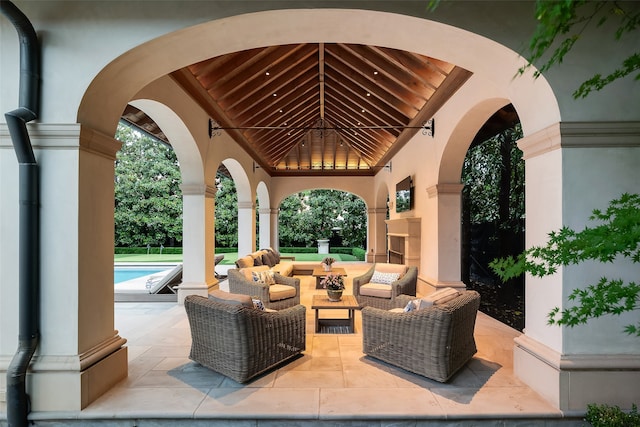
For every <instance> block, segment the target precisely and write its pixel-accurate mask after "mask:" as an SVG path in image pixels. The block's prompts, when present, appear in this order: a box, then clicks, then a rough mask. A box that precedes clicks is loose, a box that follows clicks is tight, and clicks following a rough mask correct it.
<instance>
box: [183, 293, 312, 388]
mask: <svg viewBox="0 0 640 427" xmlns="http://www.w3.org/2000/svg"><path fill="white" fill-rule="evenodd" d="M184 306H185V310H186V311H187V317H188V319H189V325H190V327H191V352H190V354H189V358H190V359H192V360H193V361H195V362H198V363H200V364H201V365H203V366H206V367H207V368H209V369H212V370H214V371H216V372H219V373H221V374H222V375H225V376H227V377H229V378H231V379H233V380H235V381H237V382H239V383H244V382H247V381H249V380H250V379H251V378H253V377H255V376H257V375H259V374H261V373H263V372H265V371H267V370H269V369H271V368H273V367H275V366H277V365H279V364H281V363H283V362H285V361H287V360H289V359H291V358H292V357H294V356H296V355H298V354H300V353H301V352H302V351H303V350H304V348H305V311H306V309H305V307H304V306H303V305H297V306H295V307H291V308H288V309H285V310H281V311H275V312H268V311H262V310H259V309H256V308H252V307H251V308H250V307H246V306H242V305H234V304H227V303H221V302H217V301H214V300H212V299H208V298H204V297H201V296H197V295H189V296H187V297H186V298H185V300H184Z"/></svg>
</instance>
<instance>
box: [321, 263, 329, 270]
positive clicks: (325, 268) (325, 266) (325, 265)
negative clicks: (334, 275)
mask: <svg viewBox="0 0 640 427" xmlns="http://www.w3.org/2000/svg"><path fill="white" fill-rule="evenodd" d="M322 268H324V271H331V264H322Z"/></svg>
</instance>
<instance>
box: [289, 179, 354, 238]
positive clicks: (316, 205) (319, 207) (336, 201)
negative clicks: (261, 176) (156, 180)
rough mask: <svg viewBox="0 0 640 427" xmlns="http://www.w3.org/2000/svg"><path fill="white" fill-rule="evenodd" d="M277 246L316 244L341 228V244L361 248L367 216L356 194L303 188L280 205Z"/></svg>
mask: <svg viewBox="0 0 640 427" xmlns="http://www.w3.org/2000/svg"><path fill="white" fill-rule="evenodd" d="M279 222H280V225H279V229H280V236H279V238H280V245H281V246H307V247H311V246H314V245H316V240H317V239H329V238H330V237H331V235H332V230H333V229H334V228H336V227H337V228H340V229H341V230H342V239H343V244H344V245H348V246H357V247H364V244H365V241H366V235H367V218H366V209H365V205H364V202H363V201H362V199H360V198H359V197H358V196H356V195H354V194H351V193H346V192H343V191H338V190H323V189H316V190H306V191H302V192H299V193H295V194H292V195H290V196H289V197H287V198H285V199H284V200H283V201H282V203H281V205H280V218H279Z"/></svg>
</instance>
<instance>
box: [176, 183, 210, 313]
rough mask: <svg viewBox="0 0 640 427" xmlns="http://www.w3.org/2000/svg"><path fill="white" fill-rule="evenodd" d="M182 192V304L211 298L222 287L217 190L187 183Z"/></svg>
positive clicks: (179, 292) (180, 296) (179, 287)
mask: <svg viewBox="0 0 640 427" xmlns="http://www.w3.org/2000/svg"><path fill="white" fill-rule="evenodd" d="M180 188H181V189H182V200H183V208H182V212H183V213H182V218H183V219H182V237H183V241H182V252H183V256H182V262H183V266H184V270H183V273H182V283H181V284H180V286H178V302H179V303H180V304H182V303H183V302H184V298H185V297H186V296H187V295H201V296H207V295H208V293H209V288H211V287H213V286H215V285H217V284H218V280H217V279H216V278H215V272H214V264H215V261H214V256H215V239H214V233H215V194H216V187H211V186H208V185H200V184H195V185H194V184H191V185H190V184H183V185H182V186H181V187H180Z"/></svg>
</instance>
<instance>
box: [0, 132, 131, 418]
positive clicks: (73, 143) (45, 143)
mask: <svg viewBox="0 0 640 427" xmlns="http://www.w3.org/2000/svg"><path fill="white" fill-rule="evenodd" d="M29 132H30V137H31V140H32V143H33V146H34V149H35V154H36V158H37V161H38V165H39V171H40V229H41V236H40V243H41V251H40V257H41V284H40V301H41V303H40V337H41V338H40V343H39V346H38V349H37V352H36V355H35V356H34V358H33V359H32V362H31V366H30V367H29V373H28V378H27V393H28V394H29V396H30V399H31V409H32V410H33V411H43V412H45V411H65V410H67V411H77V410H80V409H82V408H84V407H86V406H87V405H88V404H89V403H91V402H92V401H93V400H95V399H96V398H98V397H99V396H100V395H101V394H102V393H104V392H105V391H106V390H108V389H109V388H111V387H112V386H113V385H114V384H115V383H117V382H118V381H120V380H121V379H123V378H125V377H126V375H127V349H126V347H123V345H124V344H125V343H126V340H125V339H123V338H121V337H120V336H119V335H118V331H116V330H114V311H113V298H114V286H113V242H114V222H113V211H114V184H113V177H114V171H115V170H114V160H115V153H116V152H117V150H118V149H119V148H120V145H121V144H120V143H119V142H118V141H116V140H114V139H113V137H111V136H107V135H103V134H100V133H98V132H95V131H93V130H91V129H88V128H81V127H80V125H78V124H42V123H40V124H37V125H29ZM0 134H1V137H2V138H1V139H2V143H1V147H0V148H1V150H0V151H1V152H2V154H1V159H2V168H0V177H1V180H0V182H1V185H0V187H2V188H3V190H2V192H1V193H0V201H1V203H0V205H1V206H2V208H1V209H2V211H1V212H2V215H3V219H2V224H3V226H9V227H3V228H2V229H0V241H2V246H3V247H4V248H3V252H2V257H0V258H2V259H1V260H0V263H2V264H0V267H1V268H0V271H1V272H2V274H3V280H2V285H1V286H2V298H0V305H1V307H0V312H1V313H2V322H3V323H2V324H3V334H2V339H1V340H0V353H1V354H0V357H1V359H0V371H1V374H0V375H1V376H2V378H3V379H4V378H5V377H6V369H7V366H8V363H9V361H10V359H11V356H12V355H13V353H14V352H15V350H16V348H17V314H18V313H17V311H18V309H17V305H18V290H17V283H18V281H17V277H15V276H16V275H17V269H16V268H14V265H15V264H17V255H15V252H14V254H10V253H9V252H8V251H5V250H4V249H6V248H16V247H17V246H18V240H17V239H18V235H17V228H18V217H17V206H18V200H17V191H16V190H15V189H14V188H13V187H14V186H15V185H17V182H18V179H17V161H16V159H15V154H14V153H13V152H11V151H10V150H9V146H10V140H9V138H8V134H7V132H6V127H5V126H4V125H2V127H0ZM12 156H13V160H11V157H12ZM10 183H12V184H11V185H10ZM5 187H6V188H7V190H5ZM5 214H7V215H8V218H7V217H4V216H5ZM7 219H10V220H11V221H7ZM5 257H7V259H5ZM7 263H15V264H14V265H11V266H9V265H8V264H7ZM5 275H6V276H5ZM10 331H14V332H15V334H11V333H10ZM2 384H3V386H4V382H3V383H2Z"/></svg>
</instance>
